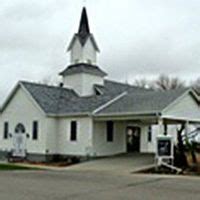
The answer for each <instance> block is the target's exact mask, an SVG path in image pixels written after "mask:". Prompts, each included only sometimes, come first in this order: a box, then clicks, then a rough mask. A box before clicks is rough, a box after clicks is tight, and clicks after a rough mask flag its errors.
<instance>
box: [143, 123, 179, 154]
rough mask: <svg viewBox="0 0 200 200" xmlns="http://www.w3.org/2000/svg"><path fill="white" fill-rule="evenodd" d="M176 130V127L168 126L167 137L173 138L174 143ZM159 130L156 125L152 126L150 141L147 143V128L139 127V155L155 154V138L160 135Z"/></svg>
mask: <svg viewBox="0 0 200 200" xmlns="http://www.w3.org/2000/svg"><path fill="white" fill-rule="evenodd" d="M176 129H177V125H168V135H171V136H173V138H174V142H175V143H176V141H177V137H176ZM159 131H160V128H159V126H158V125H152V141H151V142H149V141H148V126H143V127H141V140H140V152H141V153H155V152H156V137H157V136H158V135H160V132H159Z"/></svg>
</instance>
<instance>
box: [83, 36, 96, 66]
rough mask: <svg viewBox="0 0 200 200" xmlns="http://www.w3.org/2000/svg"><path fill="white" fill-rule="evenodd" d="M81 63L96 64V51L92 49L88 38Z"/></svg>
mask: <svg viewBox="0 0 200 200" xmlns="http://www.w3.org/2000/svg"><path fill="white" fill-rule="evenodd" d="M82 56H83V57H82V59H83V62H88V60H89V62H91V64H96V59H97V58H96V56H97V53H96V50H95V49H94V46H93V44H92V42H91V39H90V38H89V39H88V40H87V42H86V44H85V45H84V47H83V54H82Z"/></svg>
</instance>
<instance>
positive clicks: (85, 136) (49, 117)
mask: <svg viewBox="0 0 200 200" xmlns="http://www.w3.org/2000/svg"><path fill="white" fill-rule="evenodd" d="M68 52H69V53H70V57H71V59H70V62H71V63H70V65H69V66H68V67H67V68H66V69H64V70H63V71H62V72H61V73H60V75H61V76H62V78H63V82H62V84H60V85H59V86H48V85H45V84H38V83H32V82H24V81H19V83H18V84H17V85H16V86H15V88H14V89H13V90H12V92H11V93H10V95H9V96H8V97H7V99H6V101H5V102H4V104H3V105H2V108H1V114H0V152H1V154H2V155H3V154H4V155H5V154H7V153H8V152H10V153H11V154H12V155H13V156H16V157H25V158H27V159H30V160H51V159H53V158H54V157H55V156H61V157H68V156H77V157H88V156H89V157H100V156H110V155H115V154H120V153H126V152H133V151H138V152H141V153H148V152H151V153H152V152H155V146H156V144H155V142H156V139H155V138H156V136H157V134H171V135H173V136H174V137H176V128H175V127H176V126H179V125H180V124H186V131H187V127H189V124H195V123H200V106H199V105H200V99H199V96H198V95H197V94H196V93H195V92H194V91H193V90H192V89H176V90H171V91H152V90H147V89H143V88H139V87H135V86H131V85H128V84H123V83H119V82H116V81H111V80H109V79H107V78H105V77H106V76H107V74H106V72H104V71H103V68H100V67H99V66H98V61H97V53H99V47H98V45H97V43H96V40H95V38H94V36H93V34H92V33H91V32H90V27H89V23H88V17H87V13H86V8H83V11H82V15H81V20H80V25H79V30H78V32H77V33H76V34H75V35H74V36H73V38H72V40H71V42H70V44H69V47H68ZM122 67H123V66H122ZM127 73H128V72H127Z"/></svg>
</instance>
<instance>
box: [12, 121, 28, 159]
mask: <svg viewBox="0 0 200 200" xmlns="http://www.w3.org/2000/svg"><path fill="white" fill-rule="evenodd" d="M13 146H14V148H13V156H15V157H25V156H26V131H25V127H24V125H23V124H18V125H17V126H16V127H15V132H14V134H13Z"/></svg>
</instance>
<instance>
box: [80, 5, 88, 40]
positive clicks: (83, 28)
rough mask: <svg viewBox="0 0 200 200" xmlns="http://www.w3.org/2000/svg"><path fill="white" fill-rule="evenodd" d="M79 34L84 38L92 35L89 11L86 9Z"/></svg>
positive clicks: (83, 12) (84, 9)
mask: <svg viewBox="0 0 200 200" xmlns="http://www.w3.org/2000/svg"><path fill="white" fill-rule="evenodd" d="M78 33H79V34H80V35H84V36H85V35H88V34H90V26H89V22H88V16H87V11H86V8H85V7H83V10H82V14H81V20H80V24H79V29H78Z"/></svg>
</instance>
